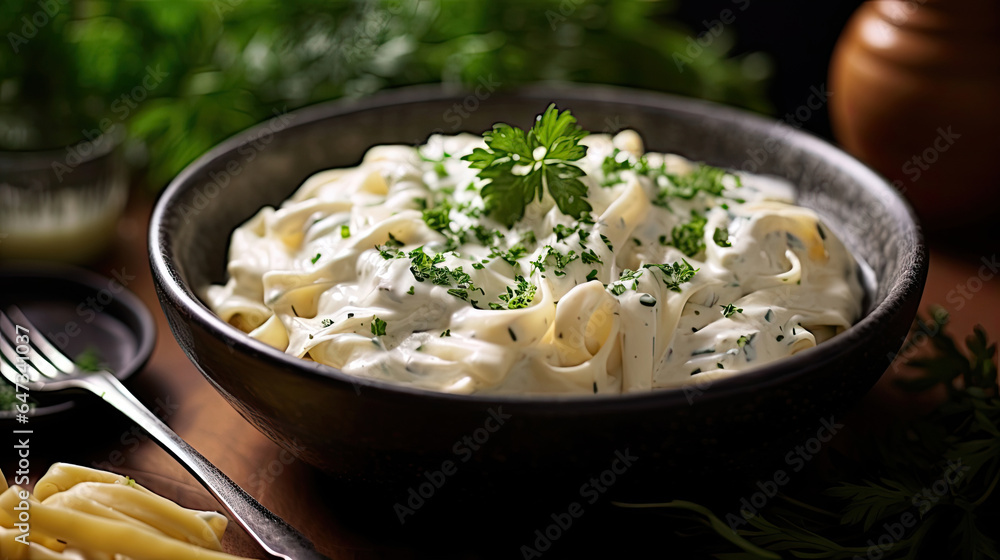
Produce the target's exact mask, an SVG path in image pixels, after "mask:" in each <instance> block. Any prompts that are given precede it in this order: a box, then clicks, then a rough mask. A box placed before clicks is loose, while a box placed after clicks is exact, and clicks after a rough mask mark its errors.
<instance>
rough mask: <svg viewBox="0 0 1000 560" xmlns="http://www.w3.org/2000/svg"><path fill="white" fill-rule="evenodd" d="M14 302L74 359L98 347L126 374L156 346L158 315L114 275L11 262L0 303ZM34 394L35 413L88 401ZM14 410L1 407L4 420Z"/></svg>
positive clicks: (2, 276) (3, 275) (2, 273)
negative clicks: (156, 321) (114, 277)
mask: <svg viewBox="0 0 1000 560" xmlns="http://www.w3.org/2000/svg"><path fill="white" fill-rule="evenodd" d="M11 305H16V306H17V307H19V308H20V309H21V311H22V312H23V313H24V314H25V315H26V316H27V317H28V319H29V320H30V321H31V322H32V324H34V325H35V328H36V329H38V332H39V333H40V334H41V335H43V336H45V337H46V338H47V339H48V340H49V341H50V342H51V343H52V344H53V345H55V346H56V347H57V348H59V349H60V350H62V352H63V354H66V355H67V356H68V357H69V358H70V359H73V360H75V359H76V358H77V357H78V356H79V355H80V354H81V353H83V352H84V351H87V350H88V349H93V350H95V351H96V352H97V354H98V355H99V356H100V357H101V359H102V360H103V362H104V363H106V364H107V365H108V367H109V368H110V369H111V371H112V372H113V373H114V375H115V377H117V378H118V379H120V380H124V379H126V378H127V377H128V376H130V375H132V374H133V373H135V372H136V371H138V370H139V369H141V368H142V366H143V365H145V363H146V361H147V360H148V359H149V356H150V354H151V353H152V352H153V344H154V342H155V341H156V325H155V323H154V322H153V317H152V315H150V313H149V310H148V309H146V306H145V305H143V303H142V301H140V300H139V298H137V297H136V296H135V294H133V293H132V292H130V291H128V289H127V288H125V287H124V286H123V285H122V284H121V283H120V282H119V281H118V280H115V279H113V278H105V277H104V276H101V275H99V274H95V273H93V272H90V271H87V270H82V269H79V268H74V267H65V266H57V265H52V266H45V265H37V264H10V263H5V264H4V266H3V268H2V269H0V309H7V308H8V307H9V306H11ZM0 383H8V381H7V380H6V379H2V380H0ZM31 398H32V399H34V400H35V402H36V403H37V405H36V406H35V408H34V410H33V412H32V413H31V416H32V418H41V417H46V416H51V415H53V414H56V413H60V412H65V411H68V410H71V409H73V408H74V407H77V406H79V405H80V404H82V403H84V402H86V401H85V400H82V399H74V397H73V395H71V394H69V393H45V392H41V391H34V392H32V393H31ZM13 414H14V413H13V412H12V411H8V410H4V411H0V422H10V421H12V418H13Z"/></svg>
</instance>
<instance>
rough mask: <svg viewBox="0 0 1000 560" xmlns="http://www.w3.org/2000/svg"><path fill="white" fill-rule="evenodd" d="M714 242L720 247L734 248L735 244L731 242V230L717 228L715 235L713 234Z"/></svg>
mask: <svg viewBox="0 0 1000 560" xmlns="http://www.w3.org/2000/svg"><path fill="white" fill-rule="evenodd" d="M712 241H715V244H716V245H718V246H719V247H732V246H733V244H732V243H730V242H729V230H726V229H722V228H718V227H717V228H715V233H714V234H712Z"/></svg>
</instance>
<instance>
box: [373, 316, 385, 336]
mask: <svg viewBox="0 0 1000 560" xmlns="http://www.w3.org/2000/svg"><path fill="white" fill-rule="evenodd" d="M385 326H386V323H385V321H383V320H382V319H379V318H378V317H372V334H373V335H375V336H385Z"/></svg>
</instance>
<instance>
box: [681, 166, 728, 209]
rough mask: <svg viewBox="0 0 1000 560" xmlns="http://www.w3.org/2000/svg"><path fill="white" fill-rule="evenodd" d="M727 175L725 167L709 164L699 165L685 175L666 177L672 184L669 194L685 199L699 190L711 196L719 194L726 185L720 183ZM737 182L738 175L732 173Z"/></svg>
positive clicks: (692, 196) (690, 197)
mask: <svg viewBox="0 0 1000 560" xmlns="http://www.w3.org/2000/svg"><path fill="white" fill-rule="evenodd" d="M726 175H728V173H726V170H725V169H721V168H718V167H712V166H711V165H704V164H702V165H699V166H698V167H696V168H695V169H694V170H693V171H691V172H690V173H687V174H685V175H669V176H668V178H669V179H670V182H671V183H672V184H673V188H672V189H670V196H676V197H678V198H683V199H685V200H690V199H692V198H694V197H695V195H697V194H698V193H699V192H704V193H707V194H710V195H713V196H721V195H722V193H723V191H725V190H726V187H725V186H724V185H723V184H722V179H723V177H725V176H726ZM734 177H736V180H737V184H739V176H736V175H734Z"/></svg>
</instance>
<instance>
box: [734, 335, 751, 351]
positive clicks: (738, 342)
mask: <svg viewBox="0 0 1000 560" xmlns="http://www.w3.org/2000/svg"><path fill="white" fill-rule="evenodd" d="M748 342H750V338H749V337H747V336H746V335H743V336H741V337H739V338H737V339H736V346H739V347H740V348H743V347H744V346H746V345H747V343H748Z"/></svg>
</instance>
